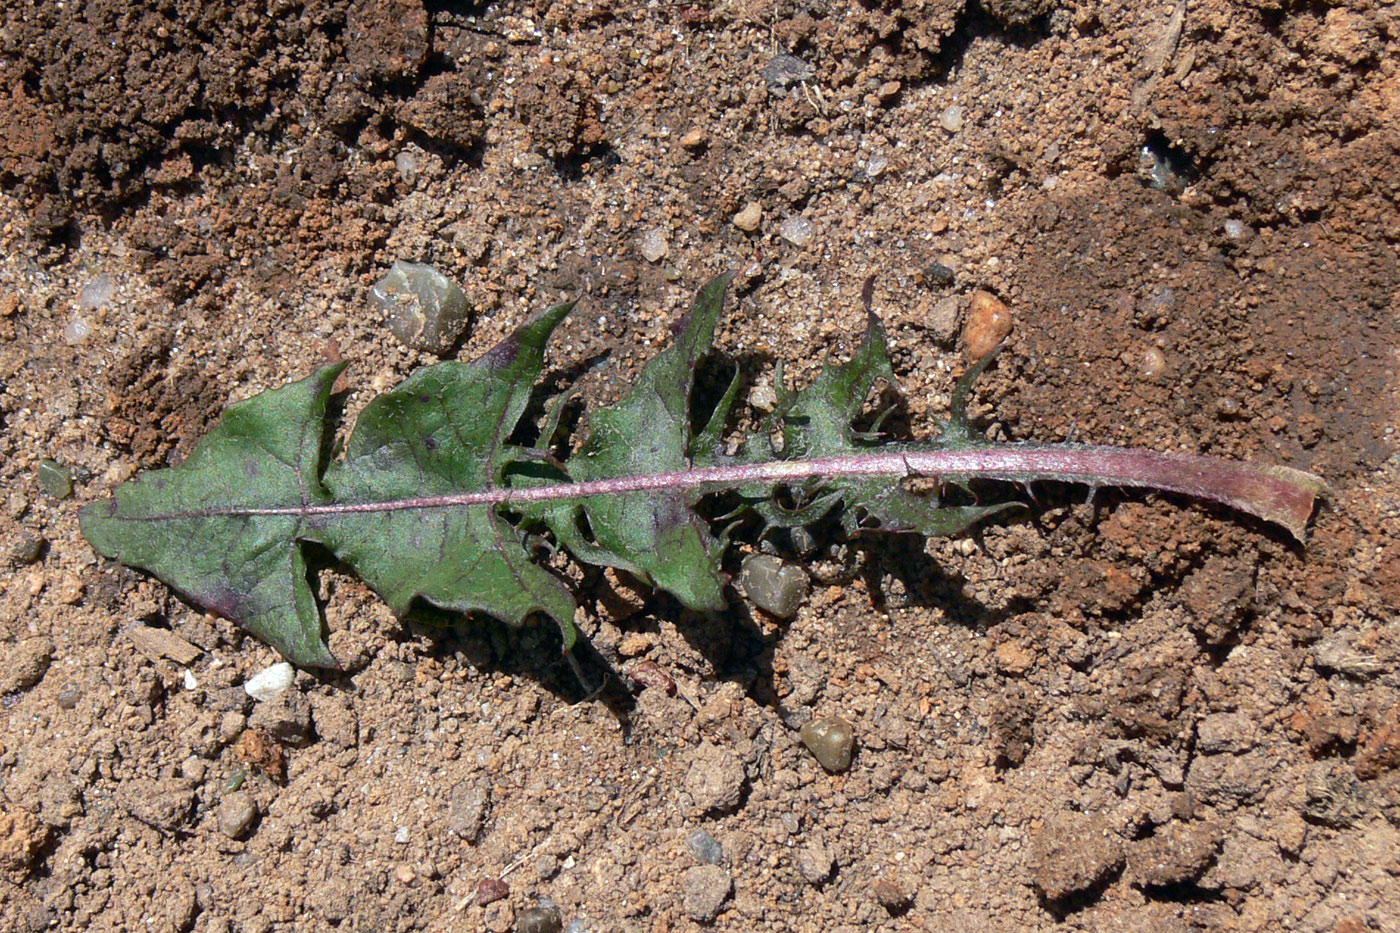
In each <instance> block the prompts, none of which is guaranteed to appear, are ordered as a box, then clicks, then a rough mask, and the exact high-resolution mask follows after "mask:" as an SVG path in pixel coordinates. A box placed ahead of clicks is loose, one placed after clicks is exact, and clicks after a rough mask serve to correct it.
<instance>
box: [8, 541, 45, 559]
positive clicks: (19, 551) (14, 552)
mask: <svg viewBox="0 0 1400 933" xmlns="http://www.w3.org/2000/svg"><path fill="white" fill-rule="evenodd" d="M46 544H48V542H47V541H45V540H44V539H43V538H41V537H39V536H38V535H31V534H24V535H21V536H20V539H19V541H18V542H16V544H15V546H14V547H13V548H11V549H10V561H11V562H12V563H15V564H19V565H21V566H23V565H25V564H32V563H34V562H35V561H37V560H38V559H39V558H40V557H43V556H44V545H46Z"/></svg>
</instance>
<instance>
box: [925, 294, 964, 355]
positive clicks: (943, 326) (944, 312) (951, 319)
mask: <svg viewBox="0 0 1400 933" xmlns="http://www.w3.org/2000/svg"><path fill="white" fill-rule="evenodd" d="M960 312H961V309H960V307H959V305H958V299H957V298H955V297H953V296H952V295H949V296H948V297H947V298H940V299H939V300H938V301H937V302H935V303H934V305H933V307H932V308H931V309H930V310H929V313H928V317H927V318H925V320H924V324H925V326H926V327H928V329H929V332H930V333H932V334H933V336H934V338H935V339H937V340H938V341H939V342H940V343H943V342H946V341H949V340H952V339H953V338H954V337H955V336H957V333H958V318H960V317H961V316H962V315H961V313H960Z"/></svg>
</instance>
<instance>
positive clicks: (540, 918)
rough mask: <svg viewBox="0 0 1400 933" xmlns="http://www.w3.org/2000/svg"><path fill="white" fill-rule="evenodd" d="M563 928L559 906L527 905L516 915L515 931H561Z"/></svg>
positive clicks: (523, 932) (529, 932)
mask: <svg viewBox="0 0 1400 933" xmlns="http://www.w3.org/2000/svg"><path fill="white" fill-rule="evenodd" d="M563 928H564V920H563V918H562V917H560V916H559V908H557V907H527V908H525V909H524V910H522V911H521V912H520V913H518V914H516V915H515V933H559V931H560V930H562V929H563Z"/></svg>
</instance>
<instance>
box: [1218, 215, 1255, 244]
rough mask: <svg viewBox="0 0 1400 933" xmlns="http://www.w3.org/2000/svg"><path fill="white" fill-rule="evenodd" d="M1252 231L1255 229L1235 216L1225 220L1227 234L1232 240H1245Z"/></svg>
mask: <svg viewBox="0 0 1400 933" xmlns="http://www.w3.org/2000/svg"><path fill="white" fill-rule="evenodd" d="M1252 233H1254V231H1253V230H1252V229H1250V227H1249V225H1248V224H1246V223H1245V222H1244V221H1241V220H1235V219H1234V218H1233V217H1232V218H1230V219H1229V220H1227V221H1225V235H1226V236H1227V237H1229V238H1230V239H1232V240H1243V239H1245V238H1247V237H1249V236H1250V235H1251V234H1252Z"/></svg>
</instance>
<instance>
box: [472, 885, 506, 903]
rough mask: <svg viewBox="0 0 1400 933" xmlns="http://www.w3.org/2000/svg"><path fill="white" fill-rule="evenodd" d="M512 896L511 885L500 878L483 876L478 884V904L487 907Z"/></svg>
mask: <svg viewBox="0 0 1400 933" xmlns="http://www.w3.org/2000/svg"><path fill="white" fill-rule="evenodd" d="M508 897H510V885H508V884H506V883H505V882H504V881H502V880H501V879H500V878H482V879H481V881H480V882H479V883H478V884H477V886H476V898H475V900H476V906H478V907H485V906H486V905H487V904H494V903H496V901H503V900H505V899H506V898H508Z"/></svg>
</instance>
